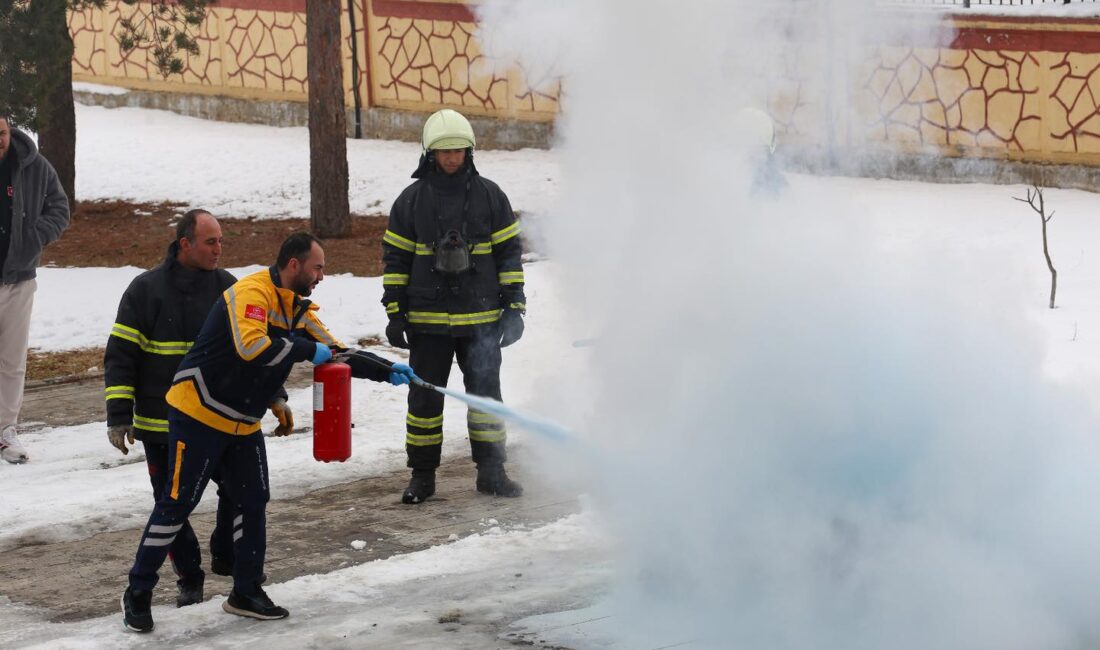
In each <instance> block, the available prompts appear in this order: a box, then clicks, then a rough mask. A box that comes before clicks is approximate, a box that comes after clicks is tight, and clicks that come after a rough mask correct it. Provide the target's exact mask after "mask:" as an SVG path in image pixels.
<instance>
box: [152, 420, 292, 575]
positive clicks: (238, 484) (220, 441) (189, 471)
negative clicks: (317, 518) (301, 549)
mask: <svg viewBox="0 0 1100 650" xmlns="http://www.w3.org/2000/svg"><path fill="white" fill-rule="evenodd" d="M168 436H169V442H168V463H167V468H168V471H169V474H168V476H167V477H166V478H167V480H166V485H165V489H164V492H162V493H161V496H160V498H159V499H157V504H156V506H154V508H153V512H152V514H150V515H149V523H147V524H146V526H145V532H144V533H142V536H141V543H140V545H139V546H138V551H137V557H136V558H135V560H134V566H133V568H131V569H130V586H131V587H133V588H134V589H142V590H151V589H152V588H153V587H154V586H156V584H157V580H158V576H157V571H159V570H160V567H161V565H163V564H164V560H165V559H166V558H167V556H168V552H169V549H170V548H171V545H172V543H173V542H174V541H175V539H176V537H177V536H178V535H179V534H180V532H181V531H182V530H183V529H184V526H185V525H186V523H187V517H188V516H189V515H190V514H191V511H192V510H194V509H195V506H197V505H198V503H199V500H200V499H202V493H203V490H204V489H206V484H207V482H208V481H209V480H210V477H211V475H213V474H214V473H215V472H218V473H220V475H221V490H222V492H223V493H224V497H225V498H227V499H228V500H229V502H230V503H231V504H232V506H233V509H234V510H235V511H236V516H235V517H234V518H233V522H232V530H233V558H234V563H233V588H234V589H235V590H237V592H238V593H240V594H251V593H254V592H255V590H256V588H257V586H258V584H257V582H258V580H259V577H260V575H261V574H262V573H263V569H264V556H265V554H266V552H267V530H266V529H267V520H266V510H267V502H268V499H269V498H270V491H269V490H268V471H267V451H266V449H265V448H264V437H263V434H262V433H261V432H259V431H257V432H256V433H253V434H250V435H247V436H237V435H231V434H228V433H222V432H221V431H218V430H217V429H212V428H210V427H208V426H206V425H205V424H202V423H201V422H199V421H197V420H194V419H193V418H190V417H188V416H186V415H184V414H183V413H180V412H179V411H177V410H176V409H173V408H169V409H168Z"/></svg>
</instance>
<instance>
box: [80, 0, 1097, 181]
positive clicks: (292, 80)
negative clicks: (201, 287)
mask: <svg viewBox="0 0 1100 650" xmlns="http://www.w3.org/2000/svg"><path fill="white" fill-rule="evenodd" d="M333 1H338V0H333ZM339 1H340V2H341V5H342V6H343V7H344V20H343V25H344V36H345V47H344V51H345V56H344V79H345V84H346V86H347V104H348V106H353V105H354V101H355V99H354V98H355V94H356V91H357V92H358V95H359V99H360V104H361V105H362V106H366V107H370V106H376V107H384V108H392V109H402V110H410V111H422V112H428V111H434V110H436V109H438V108H439V107H440V106H452V107H455V108H459V109H460V110H462V111H464V112H467V113H469V114H471V115H481V116H486V117H500V118H508V119H519V120H523V121H532V122H552V121H553V120H554V119H555V116H556V115H557V114H558V112H559V110H560V99H561V96H562V80H561V78H560V77H558V76H556V75H554V74H552V73H551V74H543V75H540V76H536V75H533V74H532V73H531V72H530V71H528V70H524V69H523V68H522V67H520V66H519V65H517V64H515V62H513V61H505V60H497V59H494V58H493V57H491V56H489V55H487V54H486V53H485V50H484V48H483V46H482V44H481V43H480V42H479V41H478V38H477V31H476V18H475V15H474V12H473V10H472V9H471V6H473V5H472V4H471V2H473V4H475V5H476V2H474V0H468V1H467V2H463V1H462V0H353V2H352V4H353V5H354V11H355V15H354V17H353V18H354V20H353V21H349V19H348V18H349V17H348V15H347V2H346V0H339ZM148 11H149V5H143V4H139V5H137V6H136V7H129V6H127V5H125V4H123V3H122V2H119V1H118V0H115V1H114V2H110V3H108V6H107V8H106V9H104V10H90V9H89V10H85V11H82V12H76V13H73V14H71V16H70V26H71V29H72V33H73V38H74V42H75V44H76V54H75V56H74V59H73V71H74V77H75V78H77V79H78V80H84V81H95V82H101V83H109V84H115V85H121V86H126V87H129V88H138V89H148V90H158V91H169V92H187V93H206V94H217V95H228V96H232V97H241V98H254V99H274V100H282V101H293V102H304V101H305V100H306V36H305V0H219V2H218V3H217V8H215V9H213V10H212V12H211V15H210V17H209V19H208V20H207V21H206V22H205V23H204V24H203V25H202V27H201V28H200V32H199V41H200V50H201V52H200V54H198V55H196V56H188V57H187V58H186V66H185V70H184V72H183V74H182V75H176V76H173V77H171V78H169V79H163V78H161V76H160V74H159V73H158V72H157V71H156V69H155V67H154V66H153V65H152V64H151V63H150V59H149V53H148V52H147V51H145V50H137V51H134V52H131V53H129V54H127V55H123V54H122V53H121V52H120V51H119V48H118V45H117V43H116V41H115V38H114V36H113V33H114V32H115V31H116V30H117V25H118V23H119V21H120V20H122V19H124V18H133V17H135V16H138V17H140V15H142V14H143V12H148ZM364 17H365V18H366V21H364ZM913 19H914V18H913V16H912V15H909V16H907V17H906V19H905V20H907V21H909V20H913ZM925 20H927V19H925ZM936 20H946V21H948V23H949V24H948V27H949V28H950V29H951V30H953V31H952V33H953V38H952V39H951V40H950V42H949V43H947V44H946V45H938V46H937V45H936V44H934V43H922V42H912V43H897V42H884V43H880V44H878V45H876V46H874V47H871V48H870V49H869V50H868V51H867V53H866V54H865V55H863V57H864V59H863V60H865V65H864V67H863V68H862V69H860V70H858V71H857V72H856V73H855V74H854V75H852V76H850V77H848V78H849V79H850V80H851V81H850V82H849V87H846V88H839V89H838V88H833V89H822V88H818V89H816V90H813V88H814V83H813V82H814V81H815V76H816V77H824V76H829V75H824V74H823V73H822V71H821V70H819V69H817V66H820V65H821V62H820V60H819V57H817V58H815V57H814V56H813V55H812V54H811V53H810V50H811V49H812V48H809V47H808V46H806V45H805V44H802V43H792V47H791V48H789V50H788V51H789V52H793V53H794V54H791V55H789V56H791V57H792V61H793V65H791V64H788V65H787V66H786V68H787V69H789V70H792V73H791V76H792V79H789V80H788V82H789V83H788V85H787V90H786V91H783V90H780V91H779V93H778V94H777V96H776V98H775V101H774V102H773V103H772V106H771V109H772V113H773V115H774V116H775V117H776V119H777V122H778V123H779V126H780V131H781V136H782V139H783V140H784V141H785V142H786V143H787V144H788V145H790V146H792V147H797V146H800V145H801V146H822V145H825V144H827V145H828V146H830V147H847V148H849V149H872V150H873V149H884V148H889V149H891V150H899V149H900V150H903V151H924V152H943V153H947V154H949V155H965V156H976V157H985V158H1002V159H1014V160H1025V161H1040V162H1065V163H1079V164H1088V165H1097V166H1100V19H1087V18H1082V19H1072V18H1062V19H1050V18H1044V19H1039V18H1036V17H1030V18H1019V19H1013V18H1006V17H997V18H996V19H984V20H978V19H973V18H971V17H967V16H954V17H947V18H944V19H936ZM351 22H354V24H355V33H354V34H352V33H351V31H350V27H349V25H350V23H351ZM943 31H944V30H942V29H928V30H914V32H917V33H928V34H932V33H942V32H943ZM353 46H354V50H355V51H356V53H357V58H358V72H359V74H358V75H357V76H356V75H353V71H352V58H351V57H352V54H351V53H352V51H353ZM800 50H801V51H802V53H801V54H799V51H800Z"/></svg>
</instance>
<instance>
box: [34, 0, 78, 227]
mask: <svg viewBox="0 0 1100 650" xmlns="http://www.w3.org/2000/svg"><path fill="white" fill-rule="evenodd" d="M55 4H56V8H52V9H51V10H50V13H49V15H48V17H47V18H48V22H49V26H50V29H51V30H55V31H56V35H57V36H58V37H60V41H61V43H63V46H62V47H60V48H58V50H57V51H54V52H49V53H47V54H46V55H45V56H48V57H49V60H48V61H43V62H42V64H43V65H42V73H43V74H44V75H45V76H46V77H47V78H49V79H56V80H57V82H56V84H55V85H54V87H53V89H52V90H51V91H50V95H49V98H48V99H47V102H48V103H47V105H46V106H42V107H41V110H42V112H43V113H44V115H43V116H42V117H43V118H44V119H43V120H42V127H41V128H40V129H39V132H38V148H39V151H41V153H42V155H43V156H44V157H45V158H46V160H48V161H50V164H51V165H53V168H54V169H55V170H57V175H58V177H59V179H60V180H61V187H62V189H64V190H65V195H66V196H68V197H69V209H70V210H72V209H73V208H75V207H76V106H75V104H74V102H73V39H72V36H71V35H70V34H69V25H68V22H67V20H66V15H65V7H66V4H65V3H63V2H58V3H55Z"/></svg>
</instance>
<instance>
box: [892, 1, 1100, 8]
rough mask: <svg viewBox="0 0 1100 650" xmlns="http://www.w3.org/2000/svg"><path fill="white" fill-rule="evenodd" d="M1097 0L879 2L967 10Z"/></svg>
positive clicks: (1065, 3)
mask: <svg viewBox="0 0 1100 650" xmlns="http://www.w3.org/2000/svg"><path fill="white" fill-rule="evenodd" d="M1097 1H1098V0H879V4H882V5H937V6H954V7H962V8H964V9H967V8H969V7H972V6H983V7H985V6H993V7H997V6H1004V7H1009V6H1021V5H1024V6H1026V5H1043V4H1060V5H1068V4H1070V3H1071V2H1097Z"/></svg>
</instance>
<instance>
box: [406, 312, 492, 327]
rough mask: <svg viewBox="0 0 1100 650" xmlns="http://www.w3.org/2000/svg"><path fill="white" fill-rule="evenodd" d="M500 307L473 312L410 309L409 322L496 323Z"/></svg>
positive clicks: (430, 323) (455, 325)
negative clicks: (450, 312) (459, 312)
mask: <svg viewBox="0 0 1100 650" xmlns="http://www.w3.org/2000/svg"><path fill="white" fill-rule="evenodd" d="M500 313H501V310H500V309H494V310H492V311H479V312H474V313H472V314H448V313H446V312H436V311H410V312H409V322H410V323H419V324H421V325H449V326H451V327H458V326H461V325H482V324H484V323H495V322H496V321H498V320H500Z"/></svg>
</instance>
